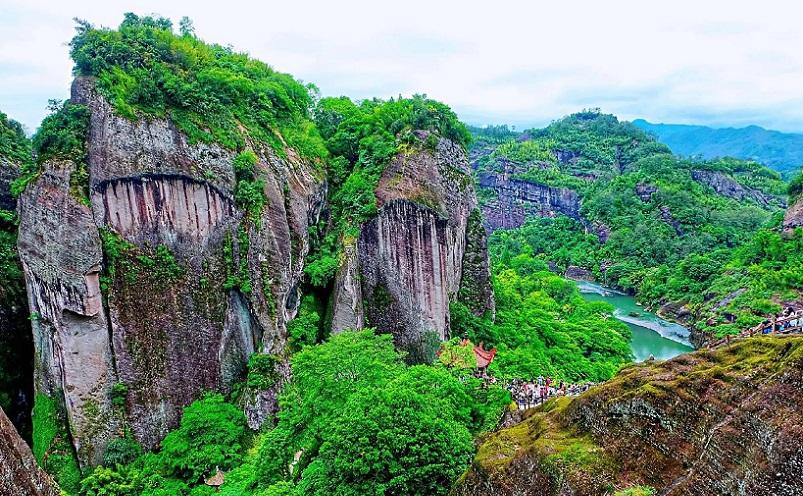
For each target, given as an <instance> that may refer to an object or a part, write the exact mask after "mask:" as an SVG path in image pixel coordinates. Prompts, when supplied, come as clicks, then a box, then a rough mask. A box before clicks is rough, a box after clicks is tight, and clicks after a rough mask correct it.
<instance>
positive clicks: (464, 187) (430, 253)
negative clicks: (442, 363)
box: [332, 139, 494, 349]
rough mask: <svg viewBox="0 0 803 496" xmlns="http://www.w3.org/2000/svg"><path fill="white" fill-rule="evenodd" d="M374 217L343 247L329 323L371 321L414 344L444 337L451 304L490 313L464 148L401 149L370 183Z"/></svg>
mask: <svg viewBox="0 0 803 496" xmlns="http://www.w3.org/2000/svg"><path fill="white" fill-rule="evenodd" d="M376 196H377V200H378V204H379V207H380V208H379V213H378V215H377V216H376V217H375V218H373V219H371V220H369V221H368V222H366V223H365V224H363V226H362V228H361V232H360V235H359V238H358V239H357V240H355V241H354V243H353V245H352V246H348V244H347V246H346V249H345V257H344V259H345V261H344V263H343V264H342V266H341V269H340V271H339V272H338V274H337V277H336V281H335V288H334V293H333V303H332V306H333V312H332V313H333V320H332V329H333V330H334V331H339V330H342V329H345V328H359V327H361V326H363V325H365V326H371V327H376V328H378V329H379V330H380V331H383V332H390V333H392V334H393V335H394V338H395V341H396V344H397V346H399V347H401V348H407V349H410V348H414V347H416V346H418V345H419V344H420V343H421V341H422V339H424V338H425V336H426V335H427V334H428V333H433V334H434V335H436V336H437V337H438V338H440V339H446V338H448V336H449V304H450V303H451V302H455V301H458V299H461V300H462V301H465V302H466V304H467V305H468V306H469V307H470V308H471V309H472V310H473V311H475V312H476V313H477V314H478V315H481V314H483V313H485V312H491V313H493V309H494V304H493V295H492V292H491V286H490V273H489V270H488V257H487V251H486V244H485V237H484V233H482V232H481V231H482V229H478V227H479V225H480V214H479V212H478V211H477V201H476V198H475V196H474V189H473V185H472V179H471V175H470V171H469V168H468V161H467V159H466V155H465V152H464V151H463V149H462V148H461V147H459V146H457V145H455V144H453V143H452V142H450V141H448V140H445V139H441V140H440V141H439V143H438V145H437V147H436V148H435V149H434V150H429V149H425V148H421V149H418V150H415V151H413V152H411V153H405V154H400V155H399V156H398V157H396V159H394V160H393V161H392V162H391V164H389V165H388V166H387V168H386V169H385V171H384V172H383V174H382V176H381V178H380V181H379V185H378V187H377V189H376Z"/></svg>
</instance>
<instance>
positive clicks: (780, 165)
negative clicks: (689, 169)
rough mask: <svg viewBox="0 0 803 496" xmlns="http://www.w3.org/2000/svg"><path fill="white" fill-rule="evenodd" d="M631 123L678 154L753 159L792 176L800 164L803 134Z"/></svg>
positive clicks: (753, 129)
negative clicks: (652, 135)
mask: <svg viewBox="0 0 803 496" xmlns="http://www.w3.org/2000/svg"><path fill="white" fill-rule="evenodd" d="M633 124H634V125H636V126H638V127H639V128H641V129H644V130H645V131H647V132H649V133H652V134H654V135H655V136H656V137H657V138H658V139H659V140H660V141H661V142H662V143H666V144H667V145H668V146H669V147H670V148H671V149H672V151H673V152H675V153H677V154H678V155H683V156H699V157H702V158H705V159H711V158H717V157H736V158H742V159H748V160H755V161H757V162H761V163H762V164H765V165H767V166H769V167H772V168H773V169H775V170H777V171H779V172H781V173H782V174H792V173H794V172H795V171H796V170H797V168H798V167H800V166H801V165H803V134H799V133H782V132H778V131H771V130H768V129H764V128H761V127H759V126H748V127H743V128H712V127H708V126H695V125H686V124H654V123H651V122H647V121H645V120H643V119H637V120H635V121H633Z"/></svg>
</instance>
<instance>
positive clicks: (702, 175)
mask: <svg viewBox="0 0 803 496" xmlns="http://www.w3.org/2000/svg"><path fill="white" fill-rule="evenodd" d="M691 176H692V179H694V180H695V181H697V182H698V183H701V184H704V185H706V186H710V187H711V188H712V189H713V190H714V191H716V192H717V194H720V195H722V196H726V197H728V198H733V199H734V200H739V201H742V200H747V199H749V200H753V201H754V202H756V203H757V204H758V205H759V206H761V207H764V208H767V207H769V206H771V205H774V206H777V207H786V203H785V202H784V201H783V200H781V199H780V198H777V197H774V196H770V195H767V194H765V193H763V192H761V191H759V190H757V189H751V188H748V187H745V186H742V185H741V184H739V183H738V182H737V181H736V180H735V179H733V178H732V177H730V176H727V175H725V174H722V173H721V172H714V171H706V170H693V171H692V172H691Z"/></svg>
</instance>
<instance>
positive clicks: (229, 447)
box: [160, 394, 247, 483]
mask: <svg viewBox="0 0 803 496" xmlns="http://www.w3.org/2000/svg"><path fill="white" fill-rule="evenodd" d="M246 429H247V426H246V423H245V415H243V412H242V410H240V409H239V408H237V407H236V406H234V405H232V404H230V403H226V402H225V401H224V399H223V396H222V395H220V394H208V395H206V396H204V397H203V398H202V399H200V400H197V401H194V402H193V403H192V404H190V405H189V406H188V407H186V408H185V409H184V413H183V415H182V417H181V423H180V425H179V427H178V428H177V429H176V430H174V431H172V432H170V433H169V434H168V435H167V437H165V438H164V440H163V441H162V444H161V446H162V451H161V453H160V458H161V460H162V463H163V464H164V466H165V468H166V470H167V472H168V473H170V474H173V475H176V476H178V477H181V478H182V479H185V480H187V481H189V482H192V483H194V482H197V481H199V480H200V479H201V478H202V477H204V476H206V475H209V474H210V473H213V472H214V470H215V469H216V468H220V469H221V470H229V469H231V468H232V467H234V466H236V465H237V464H238V463H240V462H241V455H242V451H243V447H244V444H243V443H244V442H245V435H246Z"/></svg>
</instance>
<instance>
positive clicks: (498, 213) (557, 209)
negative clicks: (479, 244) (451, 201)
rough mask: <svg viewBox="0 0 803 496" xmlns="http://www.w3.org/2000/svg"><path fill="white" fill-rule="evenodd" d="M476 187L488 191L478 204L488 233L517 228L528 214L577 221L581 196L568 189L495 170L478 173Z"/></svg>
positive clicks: (579, 218)
mask: <svg viewBox="0 0 803 496" xmlns="http://www.w3.org/2000/svg"><path fill="white" fill-rule="evenodd" d="M479 186H480V187H481V188H484V189H487V190H489V191H490V192H491V193H492V195H491V197H490V198H488V199H487V200H486V201H485V202H484V204H483V206H482V214H483V218H484V222H485V228H486V230H487V231H488V232H489V233H490V232H493V231H495V230H497V229H512V228H516V227H520V226H522V225H523V224H524V222H525V221H526V220H527V218H528V217H530V216H540V217H554V216H556V215H557V214H563V215H566V216H568V217H571V218H573V219H577V220H581V217H580V203H581V198H580V195H579V194H578V193H577V192H576V191H574V190H572V189H568V188H554V187H551V186H546V185H543V184H538V183H533V182H529V181H523V180H521V179H515V178H513V177H511V176H510V175H508V174H496V173H482V174H480V176H479Z"/></svg>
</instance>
